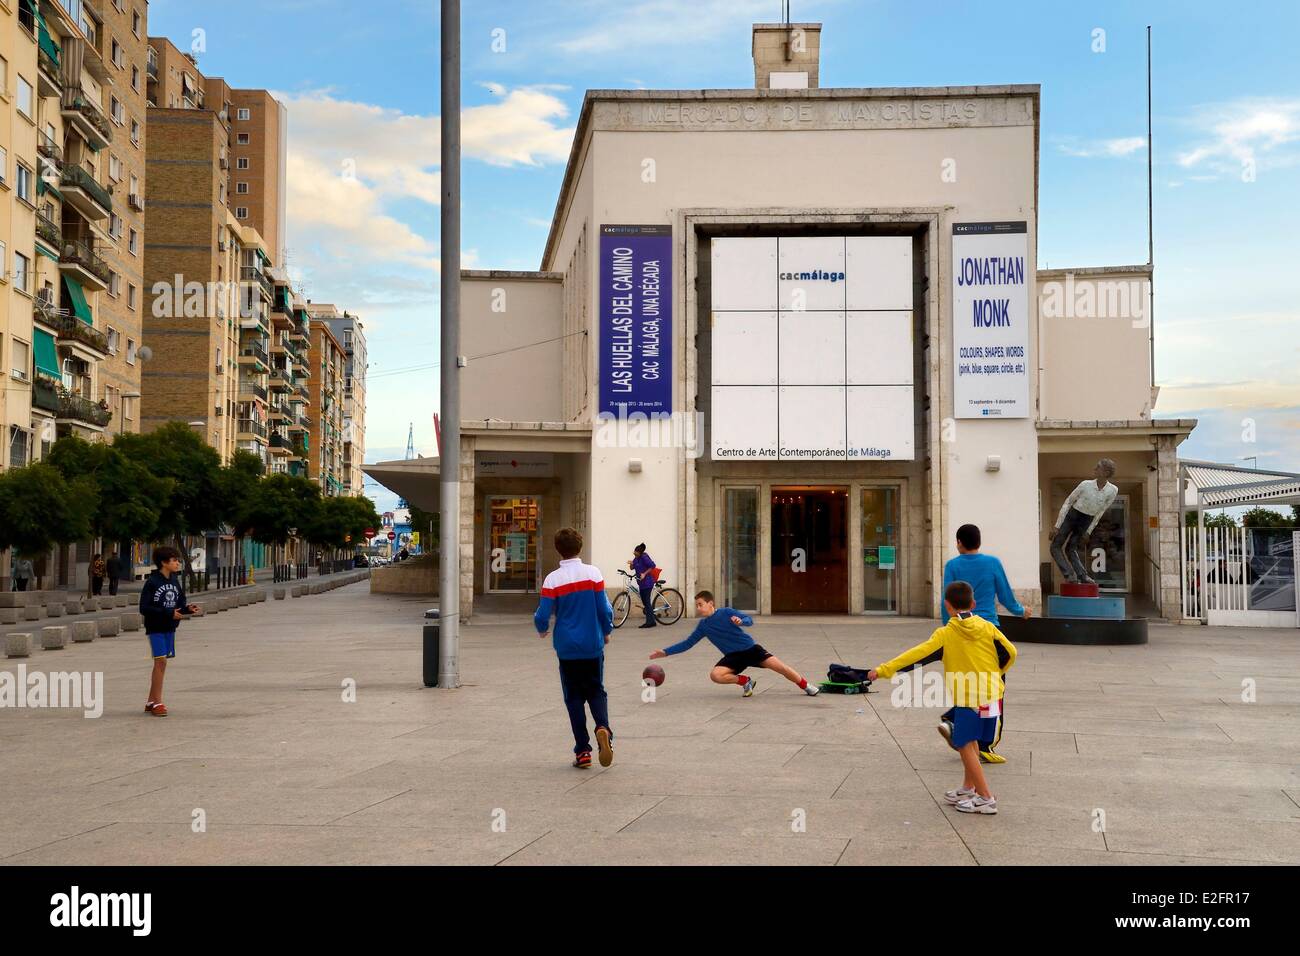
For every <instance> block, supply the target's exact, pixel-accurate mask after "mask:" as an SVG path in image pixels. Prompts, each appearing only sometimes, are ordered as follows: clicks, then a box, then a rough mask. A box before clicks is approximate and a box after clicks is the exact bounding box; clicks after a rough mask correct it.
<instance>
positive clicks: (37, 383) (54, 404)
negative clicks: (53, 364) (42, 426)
mask: <svg viewBox="0 0 1300 956" xmlns="http://www.w3.org/2000/svg"><path fill="white" fill-rule="evenodd" d="M32 407H33V408H39V409H41V410H42V411H46V412H49V413H50V414H51V415H57V414H58V413H59V386H58V383H57V382H54V381H52V380H51V379H48V378H46V377H45V376H44V375H37V376H36V378H34V379H32Z"/></svg>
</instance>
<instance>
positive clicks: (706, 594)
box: [650, 591, 820, 697]
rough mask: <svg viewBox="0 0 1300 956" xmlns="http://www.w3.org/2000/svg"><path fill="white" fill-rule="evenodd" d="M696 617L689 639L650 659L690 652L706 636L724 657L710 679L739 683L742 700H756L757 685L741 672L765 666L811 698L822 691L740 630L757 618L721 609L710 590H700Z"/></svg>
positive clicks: (663, 650)
mask: <svg viewBox="0 0 1300 956" xmlns="http://www.w3.org/2000/svg"><path fill="white" fill-rule="evenodd" d="M695 614H696V616H697V617H699V618H700V622H699V623H698V624H696V625H695V630H693V631H691V633H690V636H688V637H687V638H686V639H685V640H683V641H679V642H678V643H676V644H673V645H672V646H671V647H665V648H663V649H662V650H658V651H654V652H653V653H652V654H651V655H650V660H652V661H653V660H656V659H658V658H660V657H668V656H669V655H671V654H680V653H682V651H689V650H690V649H691V648H692V647H694V646H695V645H696V644H698V643H699V642H700V639H701V638H705V637H707V638H708V639H709V643H711V644H712V645H713V646H714V647H716V648H717V649H718V650H720V651H722V657H721V658H720V659H719V660H718V662H717V663H716V664H714V665H713V670H712V671H710V672H709V680H711V681H713V683H715V684H739V685H740V689H741V691H742V694H741V696H742V697H753V696H754V687H755V686H756V685H757V683H758V682H757V681H756V680H754V678H752V677H749V676H747V675H745V674H744V673H742V672H743V671H744V670H745V669H746V668H747V667H766V668H767V669H768V670H770V671H776V672H777V673H778V674H780V675H781V676H782V677H784V678H785V679H786V680H788V681H790V683H792V684H795V685H796V686H798V688H799V689H800V690H801V691H803V692H804V693H805V694H807V695H808V696H809V697H816V696H817V694H818V693H819V691H820V688H818V687H817V686H815V685H813V684H810V683H808V681H807V680H806V679H804V677H803V676H802V675H801V674H800V673H799V672H798V671H797V670H795V669H794V668H793V667H791V666H790V665H789V664H786V663H784V662H782V661H781V659H780V658H778V657H775V656H774V655H773V654H771V653H770V652H769V651H768V650H767V649H766V648H764V647H763V645H762V644H756V643H755V642H754V639H753V638H752V637H750V636H749V635H748V634H746V633H745V632H744V631H742V630H741V627H753V625H754V619H753V618H751V617H750V616H749V615H748V614H741V613H740V612H739V611H735V610H732V609H731V608H729V607H718V606H717V604H715V603H714V600H713V594H712V592H710V591H701V592H700V593H699V594H697V595H695Z"/></svg>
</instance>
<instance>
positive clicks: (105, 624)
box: [96, 617, 122, 637]
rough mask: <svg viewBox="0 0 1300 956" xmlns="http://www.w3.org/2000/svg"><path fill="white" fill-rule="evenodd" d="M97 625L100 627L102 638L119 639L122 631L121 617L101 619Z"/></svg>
mask: <svg viewBox="0 0 1300 956" xmlns="http://www.w3.org/2000/svg"><path fill="white" fill-rule="evenodd" d="M96 623H97V624H98V626H99V636H100V637H117V635H118V633H119V632H120V631H121V630H122V619H121V618H120V617H101V618H100V619H99V620H98V621H97V622H96Z"/></svg>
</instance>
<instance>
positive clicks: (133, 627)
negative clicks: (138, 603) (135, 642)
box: [122, 611, 144, 631]
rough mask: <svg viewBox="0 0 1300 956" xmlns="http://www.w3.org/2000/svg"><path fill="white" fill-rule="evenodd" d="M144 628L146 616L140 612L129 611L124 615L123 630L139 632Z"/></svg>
mask: <svg viewBox="0 0 1300 956" xmlns="http://www.w3.org/2000/svg"><path fill="white" fill-rule="evenodd" d="M142 627H144V615H143V614H141V613H140V612H139V611H127V612H126V613H125V614H123V615H122V630H124V631H138V630H140V628H142Z"/></svg>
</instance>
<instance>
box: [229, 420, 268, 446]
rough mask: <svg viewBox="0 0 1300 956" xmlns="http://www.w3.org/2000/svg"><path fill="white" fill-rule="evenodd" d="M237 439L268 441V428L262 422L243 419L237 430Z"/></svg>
mask: <svg viewBox="0 0 1300 956" xmlns="http://www.w3.org/2000/svg"><path fill="white" fill-rule="evenodd" d="M235 432H236V435H235V437H236V438H237V439H238V440H239V441H247V440H254V439H262V440H263V441H265V440H266V426H265V425H263V424H262V423H261V422H255V421H253V420H252V419H248V418H241V419H240V420H239V424H238V426H236V428H235Z"/></svg>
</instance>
